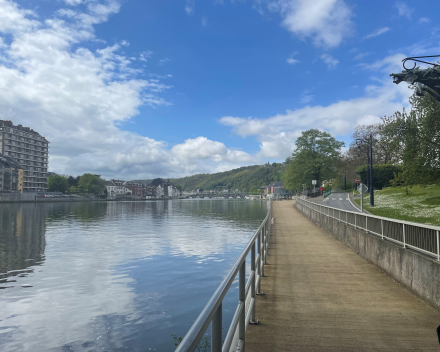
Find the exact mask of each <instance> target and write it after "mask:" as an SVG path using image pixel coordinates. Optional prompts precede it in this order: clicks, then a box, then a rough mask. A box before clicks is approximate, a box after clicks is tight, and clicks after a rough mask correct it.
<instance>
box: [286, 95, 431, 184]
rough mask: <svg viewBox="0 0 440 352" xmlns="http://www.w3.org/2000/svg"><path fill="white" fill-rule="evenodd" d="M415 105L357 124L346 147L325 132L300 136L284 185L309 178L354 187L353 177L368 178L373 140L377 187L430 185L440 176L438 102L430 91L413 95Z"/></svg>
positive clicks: (362, 179)
mask: <svg viewBox="0 0 440 352" xmlns="http://www.w3.org/2000/svg"><path fill="white" fill-rule="evenodd" d="M409 103H410V105H411V108H410V109H409V112H408V111H406V109H402V111H396V112H395V113H394V114H393V115H391V116H384V117H383V118H382V119H381V122H380V123H375V124H370V125H359V126H357V127H356V128H355V130H354V133H353V135H352V140H351V143H350V145H349V146H348V149H347V150H346V151H345V152H342V150H341V149H342V147H344V146H345V144H344V142H342V141H338V140H336V139H335V138H334V137H333V136H331V135H330V134H329V133H327V132H322V131H319V130H316V129H311V130H308V131H305V132H303V133H302V135H301V136H300V137H298V139H297V141H296V143H295V144H296V149H295V152H294V153H293V154H292V156H291V157H290V158H289V159H288V162H289V164H288V166H287V168H286V172H285V174H284V183H285V187H286V188H287V189H289V190H292V191H293V190H302V184H306V185H307V188H308V189H310V187H311V180H317V181H318V184H321V183H322V181H325V180H333V181H334V184H333V186H334V187H335V186H336V187H343V186H344V185H345V184H344V182H343V179H344V176H346V177H347V188H352V187H353V186H354V184H353V183H354V179H355V178H356V177H360V178H361V182H363V183H366V181H367V160H368V153H369V142H368V140H369V139H370V137H371V140H372V149H373V152H372V156H373V186H374V188H378V189H381V188H382V187H388V186H392V185H394V186H406V187H408V186H409V187H411V186H412V185H416V184H419V185H431V184H435V185H438V184H439V180H440V103H439V102H438V101H437V100H435V99H434V98H432V97H431V95H429V94H426V95H425V96H422V97H419V96H416V95H415V94H413V95H412V96H411V98H410V100H409Z"/></svg>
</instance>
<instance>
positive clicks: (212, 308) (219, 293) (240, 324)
mask: <svg viewBox="0 0 440 352" xmlns="http://www.w3.org/2000/svg"><path fill="white" fill-rule="evenodd" d="M268 207H269V208H268V211H267V215H266V217H265V219H264V220H263V222H262V223H261V225H260V227H259V228H258V230H257V231H256V232H255V234H254V235H253V236H252V238H251V240H250V241H249V243H248V244H247V245H246V247H245V249H244V250H243V252H241V254H240V256H239V257H238V259H237V261H236V262H235V264H234V265H233V267H232V269H231V270H230V271H229V273H228V274H227V275H226V277H225V279H224V280H223V282H222V283H221V284H220V286H219V287H218V288H217V290H216V291H215V293H214V294H213V295H212V297H211V299H210V300H209V301H208V303H207V304H206V306H205V308H203V310H202V312H201V313H200V315H199V317H198V318H197V320H196V321H195V322H194V324H193V326H192V327H191V329H189V331H188V333H187V334H186V335H185V337H184V338H183V340H182V342H181V343H180V344H179V346H178V347H177V349H176V352H193V351H194V350H195V349H196V348H197V346H198V344H199V342H200V339H201V338H202V337H203V334H204V333H205V331H206V329H207V328H208V326H209V324H211V352H221V351H223V352H230V351H239V350H240V351H244V345H245V340H246V331H247V328H248V325H249V323H251V324H257V323H258V320H257V319H256V318H255V296H256V295H257V294H262V292H261V277H264V265H265V264H266V256H267V251H268V249H269V239H270V233H271V232H270V230H271V225H272V202H271V201H269V203H268ZM255 249H257V252H258V254H256V252H255ZM249 252H251V273H250V275H249V279H248V281H247V283H246V282H245V281H246V257H247V255H248V254H249ZM237 274H239V284H238V307H237V309H236V310H235V314H234V316H233V318H232V322H231V325H230V327H229V330H228V332H227V334H226V338H225V340H224V342H223V344H222V302H223V298H224V297H225V295H226V293H227V292H228V291H229V288H230V287H231V285H232V283H233V282H234V280H235V277H236V276H237ZM249 295H250V296H249Z"/></svg>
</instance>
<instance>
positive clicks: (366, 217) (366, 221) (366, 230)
mask: <svg viewBox="0 0 440 352" xmlns="http://www.w3.org/2000/svg"><path fill="white" fill-rule="evenodd" d="M365 232H367V233H368V216H366V215H365Z"/></svg>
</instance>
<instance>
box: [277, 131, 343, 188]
mask: <svg viewBox="0 0 440 352" xmlns="http://www.w3.org/2000/svg"><path fill="white" fill-rule="evenodd" d="M295 144H296V150H295V152H294V153H293V154H292V159H291V162H290V163H289V165H288V167H287V170H286V173H285V175H284V188H286V189H288V190H290V191H293V190H302V184H303V183H305V184H306V185H307V187H310V185H311V183H312V180H317V184H318V185H319V184H320V183H321V181H323V180H325V179H331V178H333V177H334V176H335V175H336V168H335V163H336V161H337V160H338V158H339V156H340V149H341V147H343V146H344V142H340V141H337V140H336V139H335V138H334V137H332V136H331V135H330V133H327V132H321V131H319V130H317V129H311V130H308V131H304V132H303V133H302V135H301V136H300V137H298V139H297V140H296V143H295Z"/></svg>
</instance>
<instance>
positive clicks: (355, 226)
mask: <svg viewBox="0 0 440 352" xmlns="http://www.w3.org/2000/svg"><path fill="white" fill-rule="evenodd" d="M356 219H357V214H354V228H355V229H357V225H356Z"/></svg>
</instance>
